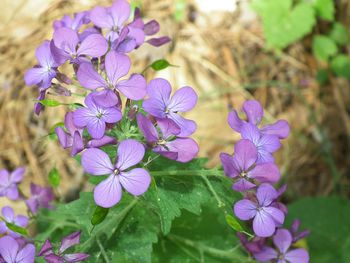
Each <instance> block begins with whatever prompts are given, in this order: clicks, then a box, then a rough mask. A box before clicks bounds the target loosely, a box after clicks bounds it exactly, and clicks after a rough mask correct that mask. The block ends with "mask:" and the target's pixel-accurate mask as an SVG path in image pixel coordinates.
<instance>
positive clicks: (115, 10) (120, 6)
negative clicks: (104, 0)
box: [110, 0, 131, 27]
mask: <svg viewBox="0 0 350 263" xmlns="http://www.w3.org/2000/svg"><path fill="white" fill-rule="evenodd" d="M110 12H111V15H112V17H113V20H114V21H116V24H115V25H116V26H118V27H120V26H122V25H123V24H124V23H125V22H126V21H127V20H128V19H129V16H130V12H131V8H130V4H129V3H128V2H127V1H125V0H116V1H114V3H113V5H112V6H111V7H110Z"/></svg>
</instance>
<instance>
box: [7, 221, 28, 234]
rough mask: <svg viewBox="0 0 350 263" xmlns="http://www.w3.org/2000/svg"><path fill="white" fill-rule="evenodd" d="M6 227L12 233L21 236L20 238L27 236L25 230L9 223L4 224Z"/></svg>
mask: <svg viewBox="0 0 350 263" xmlns="http://www.w3.org/2000/svg"><path fill="white" fill-rule="evenodd" d="M6 226H7V227H8V229H10V230H12V231H13V232H16V233H18V234H21V235H22V236H28V231H27V229H25V228H23V227H20V226H17V225H15V224H12V223H11V222H6Z"/></svg>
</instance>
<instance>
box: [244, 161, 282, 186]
mask: <svg viewBox="0 0 350 263" xmlns="http://www.w3.org/2000/svg"><path fill="white" fill-rule="evenodd" d="M248 177H249V178H253V179H255V180H258V181H259V182H261V183H276V182H277V181H278V180H279V179H280V177H281V175H280V172H279V170H278V167H277V166H276V165H275V164H274V163H262V164H257V165H256V166H255V167H254V169H252V170H251V171H250V172H248Z"/></svg>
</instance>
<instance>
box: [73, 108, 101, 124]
mask: <svg viewBox="0 0 350 263" xmlns="http://www.w3.org/2000/svg"><path fill="white" fill-rule="evenodd" d="M95 118H96V117H95V116H92V115H91V112H90V110H89V109H87V108H79V109H77V110H75V112H74V115H73V121H74V125H76V126H78V127H81V128H83V127H85V126H86V125H87V124H88V123H89V122H90V121H91V119H93V120H94V119H95Z"/></svg>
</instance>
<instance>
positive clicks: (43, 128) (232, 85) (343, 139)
mask: <svg viewBox="0 0 350 263" xmlns="http://www.w3.org/2000/svg"><path fill="white" fill-rule="evenodd" d="M108 2H110V1H97V0H84V1H73V0H72V1H62V0H61V1H58V0H28V1H25V0H2V1H1V3H2V6H1V15H0V138H1V140H0V167H1V168H8V169H14V168H15V167H17V166H20V165H24V166H26V167H27V173H26V181H25V183H26V184H27V185H29V182H30V181H33V182H36V183H39V184H46V183H47V174H48V172H49V171H50V170H51V168H52V167H53V166H56V167H57V168H58V169H59V171H60V173H61V175H62V178H63V179H62V185H61V189H60V190H61V192H62V193H69V192H74V191H75V190H76V189H77V188H80V187H82V181H83V180H82V176H83V174H82V170H81V168H80V167H79V165H78V164H77V163H76V162H75V161H74V160H73V159H72V158H70V157H69V155H68V152H66V151H64V150H62V149H61V147H60V146H59V144H58V143H57V142H55V141H51V140H49V139H48V138H47V137H46V135H47V134H48V131H49V130H50V128H51V127H52V126H53V125H54V124H55V123H57V122H60V121H62V120H63V117H64V113H65V110H66V109H64V108H48V109H46V110H45V112H44V113H42V114H41V116H40V117H37V116H34V114H33V101H34V99H35V98H36V96H37V91H36V89H35V88H31V87H26V86H25V84H24V81H23V74H24V72H25V71H26V69H28V68H30V67H31V66H32V65H34V64H35V58H34V51H35V48H36V47H37V46H38V45H39V44H40V43H41V42H42V41H43V40H44V39H48V38H50V36H51V34H52V28H51V25H52V23H53V21H54V20H55V19H58V18H60V17H61V16H62V15H63V14H67V13H68V14H72V13H74V12H77V11H82V10H85V9H89V8H90V7H91V6H94V5H95V4H97V3H98V4H107V3H108ZM141 2H142V4H143V9H142V10H143V13H144V15H145V16H146V17H149V18H155V19H157V20H158V21H160V22H161V27H162V33H163V34H167V35H170V36H171V37H172V38H173V43H172V44H171V45H167V46H166V47H162V48H160V49H156V48H152V47H150V46H146V45H145V46H144V47H142V48H141V49H140V50H138V51H136V52H134V54H133V57H134V61H136V62H135V63H136V64H135V66H134V70H135V71H138V72H140V71H141V70H142V69H143V68H144V67H145V66H146V65H147V64H149V63H150V62H151V61H153V60H155V59H158V58H163V57H165V58H166V59H167V60H169V61H170V62H171V63H172V64H175V65H179V66H180V67H179V68H169V69H167V70H165V71H163V72H160V73H159V75H160V76H163V77H166V78H168V79H169V80H170V81H171V82H172V83H173V86H174V87H181V86H182V85H185V84H186V85H191V86H193V87H194V88H195V89H196V90H197V91H198V93H199V96H200V100H199V103H198V106H197V108H196V110H194V111H193V112H191V113H190V114H189V115H188V117H191V118H193V119H195V120H196V121H197V123H198V132H197V133H196V139H197V140H198V142H199V144H200V147H201V151H200V155H201V156H206V157H209V158H210V163H209V165H210V166H214V165H217V164H218V154H219V153H220V152H221V151H228V152H232V151H233V143H234V142H235V141H237V140H238V139H239V138H238V136H237V135H236V134H235V133H234V132H233V131H232V130H231V129H230V128H229V127H228V125H227V123H226V116H227V114H228V112H229V110H230V109H231V108H232V107H234V108H240V107H241V105H242V103H243V101H244V100H245V99H249V98H252V97H254V98H256V99H258V100H260V101H261V102H262V104H263V105H264V107H265V109H266V120H268V121H273V120H275V119H278V118H284V119H287V120H288V121H289V122H290V125H291V127H292V131H293V132H292V134H291V136H290V138H288V139H287V140H286V141H285V142H284V147H283V149H282V150H281V151H280V152H279V154H278V162H279V163H280V164H281V165H282V172H283V174H284V175H285V177H284V178H285V181H287V182H288V183H289V185H290V190H291V191H289V193H290V198H295V197H299V196H304V195H329V194H331V193H332V191H333V189H334V188H333V182H334V178H340V179H339V180H340V182H341V184H342V185H343V186H345V187H348V186H349V178H350V172H349V164H350V158H349V157H348V155H349V149H350V148H349V138H350V121H349V110H350V107H349V105H350V89H349V82H347V81H344V80H338V79H331V81H330V84H329V85H327V86H323V87H320V86H319V85H318V84H317V82H316V81H315V74H316V70H317V62H316V61H315V59H314V58H313V57H312V55H311V53H310V39H305V40H304V41H303V42H302V43H297V44H295V45H292V46H291V47H290V48H288V49H287V50H285V51H284V52H283V53H279V54H277V53H274V52H270V51H266V50H265V49H264V40H263V37H262V36H263V34H262V28H261V23H260V22H259V21H258V20H257V19H256V18H255V17H254V16H252V14H250V13H249V12H248V11H247V8H246V5H247V3H246V1H240V5H239V6H238V8H237V9H236V10H235V11H234V12H225V11H216V12H210V13H206V12H204V11H203V10H201V9H200V8H198V6H197V5H196V3H195V2H193V1H186V3H187V7H186V10H185V17H184V19H183V20H182V21H175V19H174V16H173V14H174V12H175V9H176V5H175V2H176V1H175V0H157V1H155V0H153V1H152V0H145V1H141ZM198 2H199V1H198ZM225 2H227V1H225ZM234 2H235V1H232V5H233V4H234ZM338 5H339V12H338V14H339V19H340V20H342V21H343V22H344V23H346V24H347V25H350V24H349V21H346V20H348V19H349V16H348V15H346V14H348V11H349V10H350V7H349V6H350V4H348V3H347V1H339V3H338ZM152 77H154V73H152V72H147V78H148V79H150V78H152ZM59 99H61V98H59ZM71 100H72V99H71ZM73 100H74V98H73ZM24 188H25V187H24ZM343 190H344V188H343ZM344 193H345V194H349V191H346V188H345V191H344Z"/></svg>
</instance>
